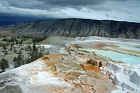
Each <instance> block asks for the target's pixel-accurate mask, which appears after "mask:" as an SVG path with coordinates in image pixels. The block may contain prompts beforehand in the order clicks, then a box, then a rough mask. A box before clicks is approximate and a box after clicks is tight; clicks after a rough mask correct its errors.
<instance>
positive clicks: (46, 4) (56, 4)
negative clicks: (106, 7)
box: [0, 0, 129, 10]
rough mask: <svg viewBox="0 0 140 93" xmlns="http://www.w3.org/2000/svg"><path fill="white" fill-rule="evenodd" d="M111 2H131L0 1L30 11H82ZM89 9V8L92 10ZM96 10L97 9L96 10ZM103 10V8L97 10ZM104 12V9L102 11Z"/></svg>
mask: <svg viewBox="0 0 140 93" xmlns="http://www.w3.org/2000/svg"><path fill="white" fill-rule="evenodd" d="M109 1H115V2H126V1H129V0H117V1H116V0H20V1H19V0H3V1H0V2H1V3H2V4H3V6H6V7H8V6H11V7H18V8H29V9H43V10H44V9H48V10H49V9H51V10H53V9H55V8H66V7H71V8H75V9H80V7H87V6H90V7H91V6H92V7H94V6H99V5H102V4H105V3H106V2H109ZM90 7H89V8H90ZM95 9H96V8H95ZM97 9H101V8H97ZM101 10H103V9H101Z"/></svg>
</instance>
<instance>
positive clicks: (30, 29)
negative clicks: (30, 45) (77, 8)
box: [5, 18, 140, 39]
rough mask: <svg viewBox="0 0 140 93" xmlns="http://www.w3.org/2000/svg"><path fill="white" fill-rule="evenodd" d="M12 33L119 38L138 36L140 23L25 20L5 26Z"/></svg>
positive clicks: (85, 20) (139, 36)
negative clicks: (25, 21)
mask: <svg viewBox="0 0 140 93" xmlns="http://www.w3.org/2000/svg"><path fill="white" fill-rule="evenodd" d="M5 29H6V30H8V31H12V32H14V33H19V34H25V35H35V36H41V37H42V36H47V37H48V36H70V37H77V36H101V37H120V38H136V39H139V38H140V23H132V22H124V21H112V20H90V19H74V18H71V19H58V20H46V21H36V22H27V23H20V24H16V25H13V26H12V27H7V28H5Z"/></svg>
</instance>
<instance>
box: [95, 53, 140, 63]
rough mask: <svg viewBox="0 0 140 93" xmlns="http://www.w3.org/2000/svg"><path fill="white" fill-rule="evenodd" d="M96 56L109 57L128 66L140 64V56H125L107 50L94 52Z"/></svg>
mask: <svg viewBox="0 0 140 93" xmlns="http://www.w3.org/2000/svg"><path fill="white" fill-rule="evenodd" d="M94 52H95V53H96V54H99V55H102V56H106V57H109V58H111V59H113V60H120V61H122V62H124V63H128V64H140V56H133V55H130V54H123V53H119V52H114V51H106V50H94Z"/></svg>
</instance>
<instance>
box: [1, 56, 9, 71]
mask: <svg viewBox="0 0 140 93" xmlns="http://www.w3.org/2000/svg"><path fill="white" fill-rule="evenodd" d="M8 67H9V64H8V60H6V59H5V58H2V59H1V61H0V68H1V70H2V72H4V71H5V68H8Z"/></svg>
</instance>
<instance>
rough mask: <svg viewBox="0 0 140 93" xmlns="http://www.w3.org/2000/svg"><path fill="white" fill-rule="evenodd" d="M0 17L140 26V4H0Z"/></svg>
mask: <svg viewBox="0 0 140 93" xmlns="http://www.w3.org/2000/svg"><path fill="white" fill-rule="evenodd" d="M0 15H1V16H2V15H3V16H5V15H9V16H13V15H16V16H22V17H23V16H25V17H35V18H86V19H99V20H108V19H109V20H119V21H129V22H139V23H140V0H0ZM1 16H0V17H1Z"/></svg>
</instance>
